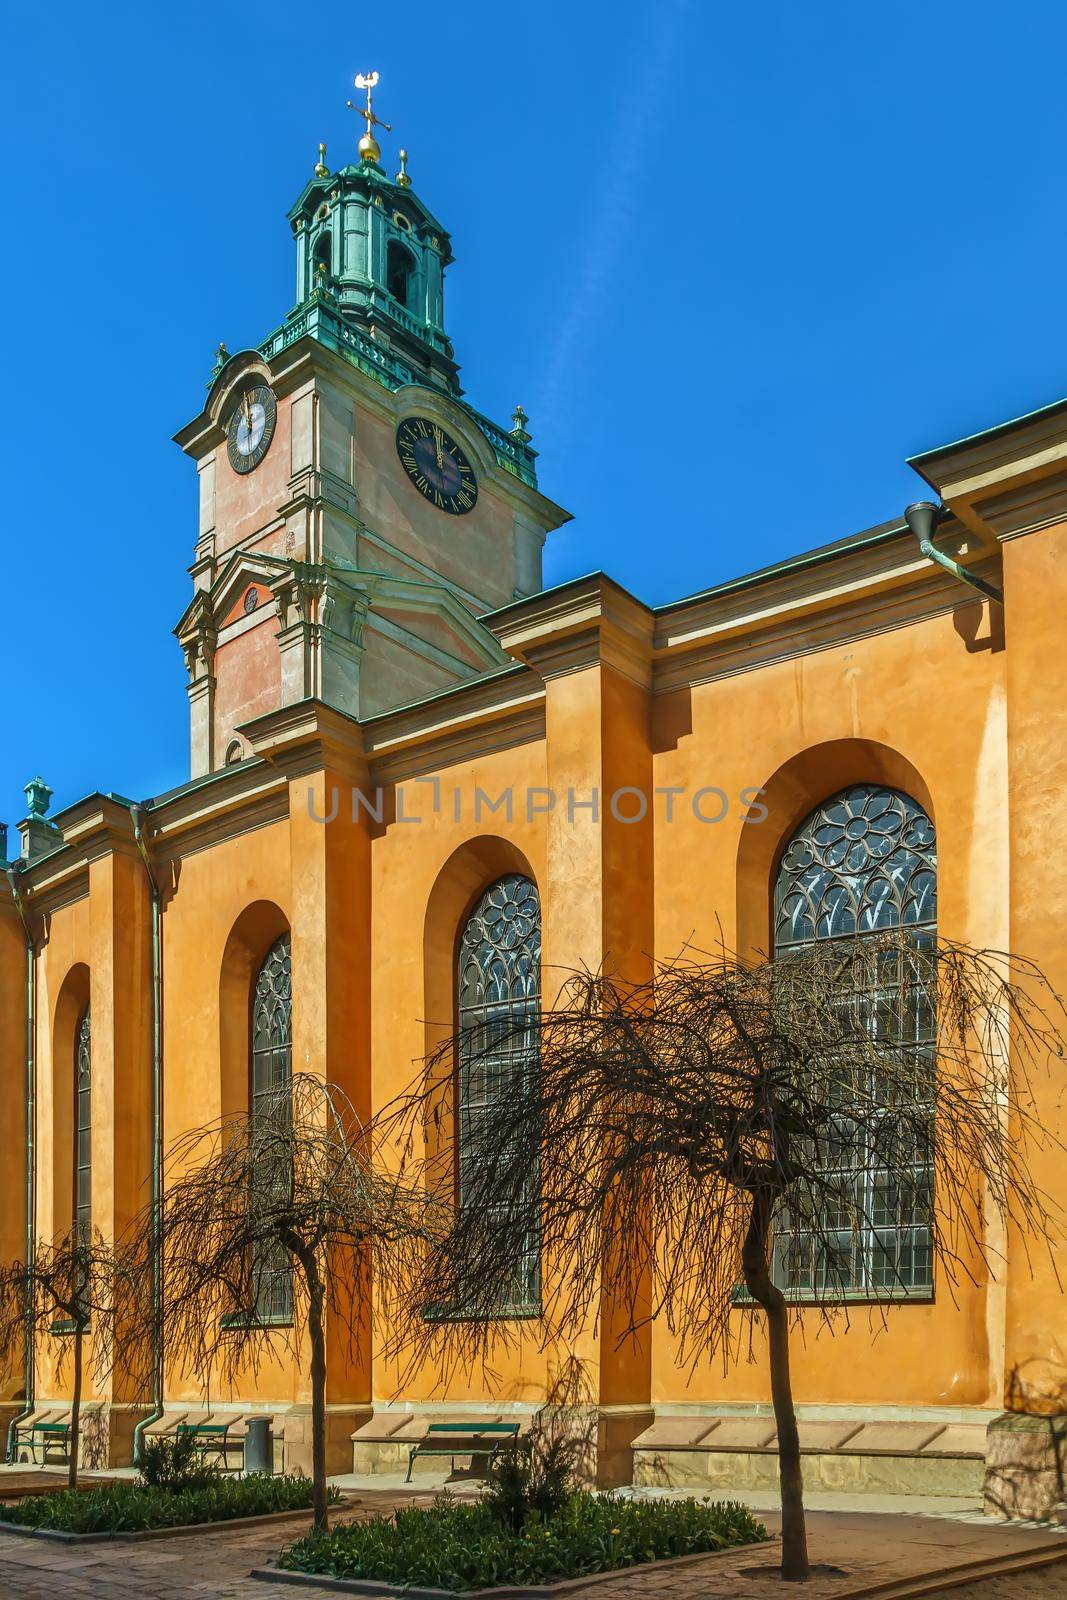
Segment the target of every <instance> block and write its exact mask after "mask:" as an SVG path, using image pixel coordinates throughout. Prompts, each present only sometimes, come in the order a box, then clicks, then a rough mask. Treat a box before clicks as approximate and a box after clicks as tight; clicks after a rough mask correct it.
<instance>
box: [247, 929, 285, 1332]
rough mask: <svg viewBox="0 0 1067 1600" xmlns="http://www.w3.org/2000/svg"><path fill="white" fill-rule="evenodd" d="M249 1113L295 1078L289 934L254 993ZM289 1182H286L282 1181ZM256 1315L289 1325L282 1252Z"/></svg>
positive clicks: (265, 1274)
mask: <svg viewBox="0 0 1067 1600" xmlns="http://www.w3.org/2000/svg"><path fill="white" fill-rule="evenodd" d="M251 1068H252V1071H251V1084H250V1100H249V1113H250V1116H251V1120H252V1123H253V1126H254V1125H255V1122H256V1119H257V1117H261V1116H263V1115H264V1114H265V1110H266V1108H267V1107H268V1106H269V1105H270V1103H271V1102H272V1101H276V1097H277V1092H278V1090H279V1089H281V1088H283V1087H284V1086H285V1085H286V1084H288V1083H289V1082H290V1081H291V1080H292V1076H293V981H292V953H291V944H290V939H289V935H288V934H287V933H283V934H282V935H281V937H280V938H279V939H276V940H275V942H274V943H273V944H272V945H271V947H270V949H269V950H268V951H267V954H266V956H265V958H264V960H263V965H262V966H261V967H260V969H259V974H258V976H257V978H256V983H255V988H254V990H253V993H252V1050H251ZM260 1179H262V1181H263V1183H264V1184H265V1185H268V1186H270V1185H273V1184H275V1183H277V1182H278V1181H279V1174H278V1173H277V1172H276V1171H273V1170H272V1171H270V1172H265V1173H262V1174H259V1173H257V1174H256V1182H257V1186H258V1181H259V1180H260ZM283 1181H284V1179H283ZM256 1313H257V1315H258V1316H259V1317H260V1318H261V1319H262V1320H263V1321H264V1322H289V1321H291V1320H292V1315H293V1285H292V1276H291V1273H290V1269H289V1261H288V1257H287V1256H286V1255H285V1254H284V1252H280V1253H279V1255H278V1257H277V1258H276V1259H274V1258H272V1259H270V1260H269V1261H267V1262H265V1263H264V1265H263V1269H262V1271H261V1273H260V1275H259V1283H258V1285H257V1289H256Z"/></svg>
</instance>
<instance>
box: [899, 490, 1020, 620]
mask: <svg viewBox="0 0 1067 1600" xmlns="http://www.w3.org/2000/svg"><path fill="white" fill-rule="evenodd" d="M948 515H949V509H948V506H935V505H934V504H933V502H932V501H930V500H917V501H916V503H915V504H914V505H913V506H909V507H908V509H907V510H906V511H905V513H904V520H905V522H906V523H907V524H908V527H909V528H910V529H911V531H912V533H913V534H914V535H915V537H916V539H917V540H918V543H919V549H920V550H921V551H922V553H923V555H924V556H926V558H927V560H929V561H935V562H936V563H937V565H938V566H939V567H943V568H944V569H945V571H946V572H951V574H952V576H953V577H954V578H959V580H960V581H961V583H966V584H968V585H969V586H970V587H971V588H972V589H977V590H978V593H979V594H983V595H985V597H986V599H987V600H995V601H996V602H997V605H998V606H1002V605H1003V604H1004V593H1003V590H1001V589H998V588H996V587H995V586H994V585H993V584H991V583H987V582H986V580H985V579H984V578H980V577H979V576H978V574H977V572H969V571H968V570H967V568H966V567H961V566H960V564H959V562H958V561H953V559H952V557H951V556H947V555H946V554H945V552H944V551H943V550H939V549H938V548H937V546H936V545H935V544H934V543H933V541H932V538H931V535H932V533H933V531H934V529H935V528H936V527H937V525H938V523H939V522H942V521H944V519H945V517H947V516H948Z"/></svg>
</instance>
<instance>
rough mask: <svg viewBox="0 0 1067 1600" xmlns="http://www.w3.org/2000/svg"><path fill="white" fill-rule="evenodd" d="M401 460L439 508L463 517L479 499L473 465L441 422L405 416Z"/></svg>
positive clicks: (398, 438)
mask: <svg viewBox="0 0 1067 1600" xmlns="http://www.w3.org/2000/svg"><path fill="white" fill-rule="evenodd" d="M396 452H397V455H398V456H399V457H400V464H401V466H402V467H403V468H404V471H405V472H406V473H407V475H408V477H409V478H410V479H411V481H412V483H413V484H414V485H415V487H416V489H417V490H418V491H419V493H420V494H422V495H425V496H426V498H427V500H429V501H430V503H431V504H432V505H435V506H436V507H437V508H438V510H439V511H449V512H451V513H452V515H453V516H454V517H462V516H463V515H465V513H466V512H468V511H473V510H474V506H475V502H476V501H477V499H478V480H477V478H476V477H475V476H474V468H473V467H472V466H471V464H470V462H469V461H468V460H467V458H466V456H465V455H464V454H463V451H462V450H461V449H460V447H459V445H458V444H457V443H456V441H455V440H454V439H453V438H451V437H450V436H449V435H448V434H447V433H446V432H445V430H444V429H443V428H442V427H441V425H440V423H437V422H430V421H429V420H428V419H427V418H426V417H405V418H404V420H403V422H402V423H401V424H400V426H399V427H398V428H397V430H396Z"/></svg>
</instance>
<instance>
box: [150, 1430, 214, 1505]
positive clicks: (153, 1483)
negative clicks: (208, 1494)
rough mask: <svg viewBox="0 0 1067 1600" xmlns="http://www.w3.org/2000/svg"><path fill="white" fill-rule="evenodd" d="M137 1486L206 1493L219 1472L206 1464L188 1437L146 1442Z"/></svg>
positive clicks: (187, 1434)
mask: <svg viewBox="0 0 1067 1600" xmlns="http://www.w3.org/2000/svg"><path fill="white" fill-rule="evenodd" d="M138 1476H139V1479H140V1482H141V1483H142V1484H143V1485H144V1486H145V1487H146V1488H148V1489H166V1490H168V1492H169V1493H171V1494H177V1493H178V1492H179V1490H181V1489H208V1488H210V1487H211V1486H212V1484H214V1483H217V1482H218V1478H219V1469H218V1467H217V1465H216V1464H215V1463H214V1462H213V1461H206V1460H205V1459H204V1455H203V1452H202V1451H200V1450H198V1449H197V1447H196V1439H195V1437H194V1435H193V1434H191V1433H178V1434H175V1435H174V1437H173V1438H170V1439H168V1438H159V1439H148V1440H146V1441H145V1444H144V1446H143V1448H142V1450H141V1466H140V1472H139V1474H138Z"/></svg>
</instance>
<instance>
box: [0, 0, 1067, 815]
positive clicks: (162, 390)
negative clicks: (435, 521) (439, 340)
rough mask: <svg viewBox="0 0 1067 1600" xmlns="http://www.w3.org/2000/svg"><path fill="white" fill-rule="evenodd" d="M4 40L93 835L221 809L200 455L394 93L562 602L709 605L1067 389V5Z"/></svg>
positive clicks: (31, 658)
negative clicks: (296, 216) (295, 207)
mask: <svg viewBox="0 0 1067 1600" xmlns="http://www.w3.org/2000/svg"><path fill="white" fill-rule="evenodd" d="M372 13H373V14H372ZM5 35H6V37H5V48H6V54H7V60H8V64H9V69H10V70H9V72H8V73H7V74H6V75H5V77H6V82H5V94H4V108H3V116H4V139H3V147H2V151H0V161H2V171H3V179H4V201H5V203H4V216H5V224H6V226H5V235H6V238H5V248H4V249H3V250H2V251H0V283H2V290H3V303H4V306H5V315H4V319H3V320H4V335H5V356H6V360H5V363H4V380H5V381H4V383H3V385H2V388H0V409H2V417H0V422H2V435H0V437H2V440H3V452H4V477H5V483H6V489H7V502H6V503H7V513H6V519H5V520H6V526H7V532H8V550H7V574H6V575H7V588H6V595H5V600H6V604H5V608H4V626H3V632H2V641H3V643H2V648H3V652H4V653H3V673H4V680H5V687H6V691H7V693H6V702H7V717H6V722H5V731H6V737H5V739H4V741H3V745H2V750H0V817H5V816H6V817H7V818H9V819H10V820H11V821H12V822H14V821H15V820H17V818H18V817H19V816H21V815H22V814H23V810H24V802H23V799H22V794H21V789H22V785H23V784H24V783H25V782H26V781H27V779H29V778H30V777H32V776H33V774H34V773H35V772H37V771H40V772H42V773H43V774H44V776H45V777H46V778H47V779H48V781H49V782H50V783H51V784H52V785H53V786H54V788H55V790H56V801H55V803H56V804H57V805H62V804H69V803H70V802H71V801H73V800H75V799H77V798H78V797H79V796H80V795H82V794H85V793H87V792H89V791H91V790H93V789H96V788H101V789H115V790H118V791H120V792H122V793H125V794H128V795H131V796H135V797H139V796H143V795H147V794H152V793H158V792H159V791H161V790H162V789H165V788H168V787H170V786H172V785H174V784H176V783H180V782H182V781H184V779H185V777H186V776H187V751H186V725H187V709H186V699H185V692H184V681H185V680H184V671H183V667H182V662H181V658H180V654H179V651H178V648H177V644H176V642H175V640H174V639H173V637H172V634H171V630H172V628H173V626H174V624H175V622H176V621H177V619H178V617H179V615H180V613H181V611H182V609H183V607H184V605H185V604H186V601H187V599H188V596H189V592H190V591H189V582H188V578H187V575H186V567H187V565H188V563H189V561H190V560H191V558H192V549H193V539H194V533H195V505H194V499H195V487H194V477H195V474H194V471H193V469H192V466H191V464H190V463H188V462H187V461H186V460H185V458H184V457H183V456H182V455H181V453H180V451H179V450H178V449H177V447H176V446H175V445H173V444H172V443H171V435H172V434H173V432H174V431H175V429H176V428H178V427H179V426H180V425H181V424H182V423H184V422H185V421H187V420H188V419H189V418H191V417H192V416H194V415H195V414H196V413H197V411H198V410H199V409H200V405H201V402H202V399H203V396H204V385H205V381H206V379H207V377H208V374H209V370H210V367H211V361H212V354H213V351H214V349H215V346H216V345H217V343H218V341H219V340H220V339H225V341H226V343H227V344H228V346H229V348H230V349H231V350H238V349H240V348H241V347H242V346H246V345H251V344H255V343H257V342H259V341H260V340H261V339H262V338H263V337H264V336H265V335H266V334H267V333H268V332H269V331H270V330H271V329H272V328H274V327H275V326H276V325H277V324H278V323H279V322H280V321H281V319H282V317H283V316H284V314H285V312H286V311H287V310H288V308H289V307H290V305H291V303H292V299H293V261H292V252H293V246H292V241H291V238H290V235H289V230H288V227H287V224H286V222H285V213H286V211H287V209H288V207H289V205H290V204H291V203H292V201H293V200H294V199H295V197H296V195H297V194H298V193H299V191H300V189H301V188H302V186H303V184H304V182H305V180H306V179H307V177H308V175H309V173H310V170H311V167H312V165H313V163H314V161H315V158H316V145H317V142H318V140H319V139H320V138H321V139H325V140H326V141H327V143H328V146H329V160H330V162H331V164H334V165H340V164H342V163H343V162H344V161H345V160H348V159H350V158H351V155H352V152H353V151H354V147H355V139H356V135H357V128H356V126H355V119H354V117H353V115H352V113H351V112H348V111H346V110H345V109H344V107H345V101H346V99H347V98H348V96H349V94H350V93H351V92H352V91H351V78H352V75H353V73H354V72H355V71H357V70H360V69H361V68H365V67H369V66H375V67H377V68H378V69H379V70H380V72H381V74H382V83H381V87H380V89H379V92H378V106H379V109H380V111H381V114H382V115H383V116H384V117H385V118H386V120H387V121H389V122H391V123H392V124H393V127H394V133H393V135H392V136H391V137H390V136H386V137H385V139H384V145H383V148H384V152H385V154H384V159H385V161H386V162H388V163H394V162H395V155H396V150H397V148H398V146H399V145H400V144H401V143H403V144H404V145H405V146H406V147H407V149H408V150H409V151H410V153H411V162H410V171H411V174H412V177H413V179H414V184H415V188H416V190H417V192H418V193H419V194H420V195H421V196H422V198H423V199H424V200H425V201H426V203H427V204H428V205H429V206H430V207H431V209H432V210H433V211H434V212H435V213H436V214H437V215H438V216H439V217H440V218H441V220H442V222H443V223H444V224H445V225H446V226H447V227H448V228H449V229H450V230H451V232H452V235H453V241H454V248H455V251H456V257H457V259H456V262H455V264H454V265H453V266H452V267H451V268H450V270H449V274H448V279H447V321H448V326H449V331H450V333H451V336H452V338H453V340H454V343H455V346H456V351H457V355H458V357H459V359H460V361H461V362H462V366H463V381H464V384H465V387H466V390H467V394H468V396H469V398H470V400H471V401H472V403H473V404H475V405H476V406H478V407H479V408H480V409H481V410H483V411H485V412H487V413H488V414H489V415H490V416H493V417H496V418H498V419H500V420H506V419H507V418H508V417H510V414H511V411H512V409H513V407H514V404H515V402H516V401H517V400H521V401H522V402H523V404H524V405H525V407H526V409H527V411H528V412H529V415H530V419H531V420H530V427H531V431H532V432H533V435H534V443H535V445H536V446H537V447H538V448H539V449H540V451H541V452H542V455H541V461H540V469H541V482H542V486H543V488H544V489H545V491H546V492H547V493H548V494H550V495H552V496H553V497H554V498H555V499H557V500H559V501H561V502H562V503H563V504H564V505H566V506H568V507H569V508H570V509H571V510H572V511H573V512H574V514H575V521H574V522H573V523H572V524H570V525H569V526H568V527H567V528H566V529H564V530H563V531H562V532H561V533H560V534H558V535H556V536H555V538H554V542H553V543H551V544H550V547H549V551H548V555H547V563H546V573H545V579H546V582H547V583H554V582H560V581H562V580H564V579H566V578H568V577H571V576H575V575H577V574H578V573H580V572H584V571H588V570H590V569H592V568H595V567H603V568H605V569H606V570H607V571H609V572H610V573H611V574H612V575H613V576H614V577H615V578H617V579H618V580H619V581H620V582H622V583H623V584H625V585H627V586H628V587H629V588H631V589H633V590H634V591H635V592H636V593H637V594H638V595H640V596H641V597H643V598H644V599H646V600H649V601H651V602H662V601H665V600H669V599H671V598H673V597H677V596H680V595H682V594H685V593H689V592H692V591H693V590H696V589H699V588H702V587H704V586H706V585H707V584H709V583H713V582H715V581H716V580H718V579H722V578H726V577H729V576H731V575H735V574H737V573H739V572H743V571H747V570H750V569H752V568H754V567H757V566H761V565H763V564H765V563H766V562H769V561H773V560H776V559H779V558H781V557H784V556H787V555H789V554H792V553H795V552H798V551H800V550H803V549H807V548H810V547H812V546H814V545H817V544H821V543H824V542H825V541H827V540H830V539H834V538H838V537H841V536H842V535H844V534H846V533H849V532H852V531H854V530H856V529H859V528H862V527H866V526H869V525H871V524H873V523H876V522H879V521H882V520H884V519H885V518H887V517H890V516H893V515H895V514H897V513H898V512H899V510H900V509H901V508H902V507H903V505H904V504H905V502H906V501H907V500H909V499H913V498H915V497H916V494H917V492H918V491H919V490H920V489H921V485H919V483H918V480H917V479H915V478H914V476H913V474H911V473H910V472H909V470H908V469H907V468H906V467H905V466H904V458H905V456H906V455H908V454H909V453H911V452H913V451H915V450H918V449H922V448H925V447H928V446H931V445H934V444H938V443H943V442H945V441H947V440H949V439H952V438H956V437H958V436H960V435H963V434H966V433H968V432H972V431H974V430H976V429H978V428H980V427H983V426H986V425H989V424H992V423H994V422H996V421H999V420H1002V419H1004V418H1006V417H1009V416H1013V415H1015V414H1017V413H1019V412H1021V411H1025V410H1029V409H1031V408H1033V407H1035V406H1038V405H1041V404H1044V403H1046V402H1048V401H1050V400H1053V399H1055V398H1058V397H1059V396H1061V395H1062V394H1064V393H1065V392H1067V314H1065V295H1064V289H1063V257H1064V252H1065V246H1067V208H1065V207H1064V204H1063V164H1064V144H1065V141H1067V135H1065V133H1064V128H1063V117H1062V105H1063V81H1064V67H1065V56H1067V11H1065V10H1064V8H1063V7H1062V6H1060V5H1057V4H1052V3H1047V4H1041V3H1032V0H1021V3H1016V4H1015V5H1013V6H1010V7H1006V6H1003V5H994V4H990V3H988V0H987V3H984V4H983V3H979V0H966V3H965V0H937V3H936V4H931V3H930V0H925V3H922V4H918V3H913V0H894V3H890V0H885V3H883V4H881V5H877V6H875V5H858V4H856V3H855V0H812V3H810V4H808V5H804V6H799V5H797V4H796V3H795V0H792V3H785V0H773V3H771V0H751V3H749V4H748V5H745V6H739V5H735V4H730V5H726V4H720V3H717V0H714V3H713V0H659V3H657V4H655V5H644V4H637V3H632V0H614V3H613V4H611V5H610V6H609V5H608V4H607V3H606V0H604V3H598V4H591V3H588V0H568V3H560V0H540V3H539V4H536V5H533V4H522V5H514V6H501V5H497V4H494V5H490V4H488V3H483V0H474V3H471V0H451V3H450V4H448V5H442V4H441V3H440V0H436V3H433V4H430V3H427V0H407V3H406V4H405V5H404V7H403V8H400V7H395V6H392V5H385V4H383V5H381V6H379V7H377V8H373V7H357V6H352V5H346V6H338V5H334V4H332V3H331V0H321V3H319V4H317V5H315V6H307V7H295V6H293V5H291V4H283V3H278V0H257V3H256V4H255V5H251V4H248V5H240V6H219V5H215V4H212V5H208V4H204V3H202V0H186V3H184V4H182V5H181V6H177V5H175V6H166V7H164V6H162V5H156V6H150V7H149V6H144V5H143V4H142V5H137V6H133V5H130V6H125V5H108V4H103V5H102V6H97V7H85V6H83V5H81V4H79V5H74V4H72V3H69V0H57V3H53V4H52V5H50V6H48V7H30V6H19V7H17V8H14V9H13V10H12V13H11V15H10V16H9V17H8V18H7V19H6V22H5ZM390 170H393V166H392V165H391V166H390Z"/></svg>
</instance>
